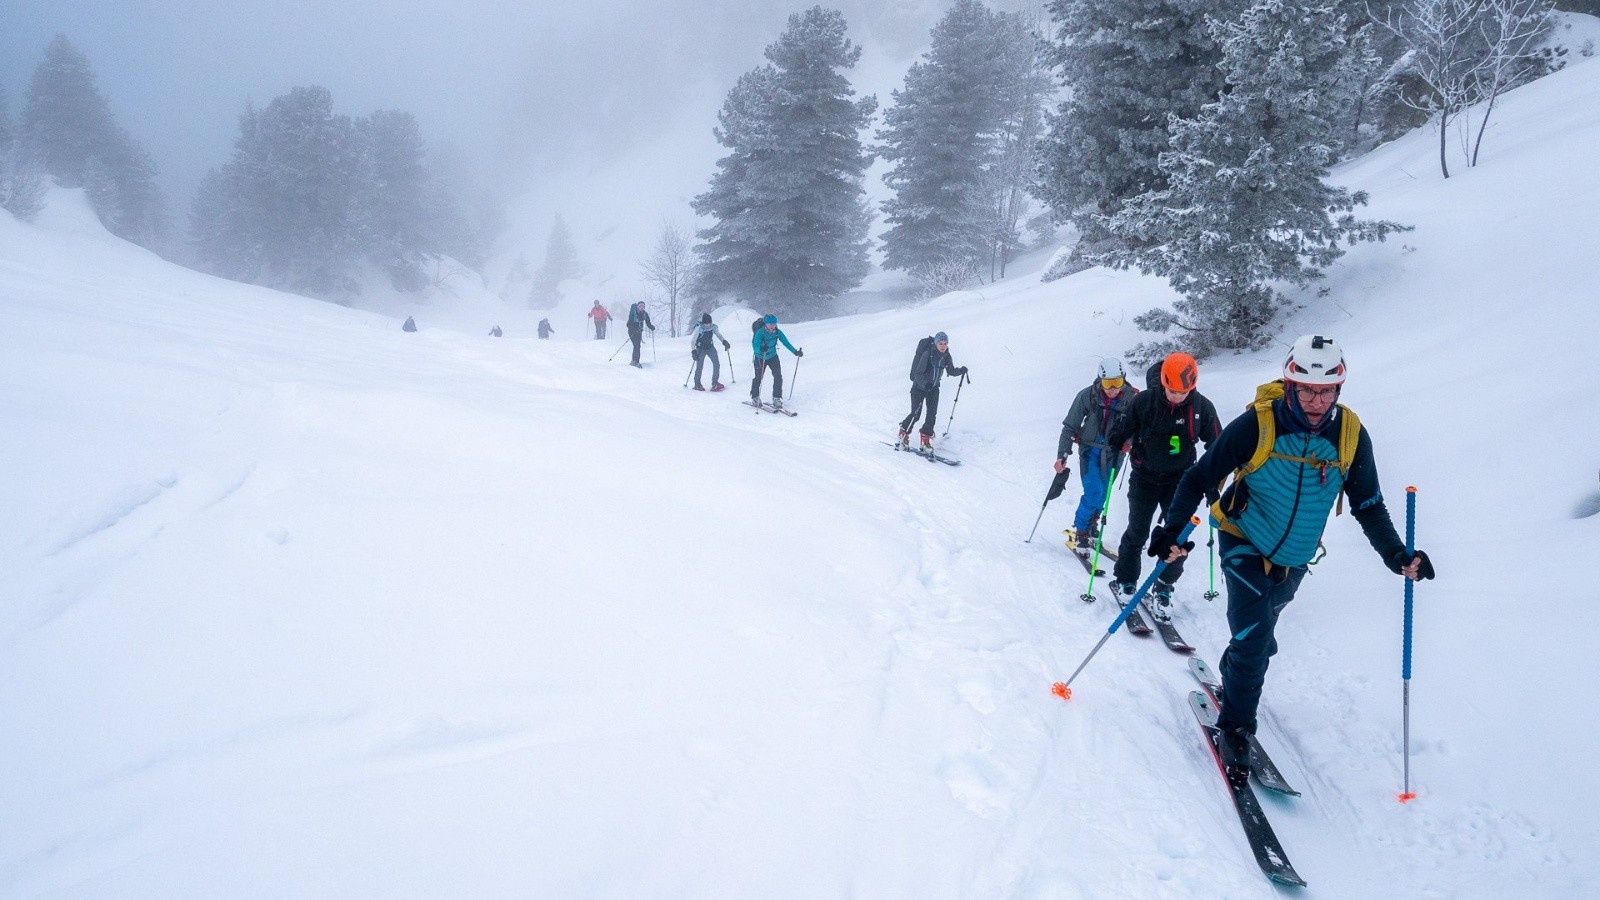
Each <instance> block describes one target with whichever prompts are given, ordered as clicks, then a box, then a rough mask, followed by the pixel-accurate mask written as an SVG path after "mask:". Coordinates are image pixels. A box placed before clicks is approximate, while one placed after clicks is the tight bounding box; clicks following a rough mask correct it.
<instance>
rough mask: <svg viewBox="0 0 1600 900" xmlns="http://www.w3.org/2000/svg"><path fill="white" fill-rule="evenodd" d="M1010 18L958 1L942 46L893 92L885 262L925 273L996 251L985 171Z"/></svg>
mask: <svg viewBox="0 0 1600 900" xmlns="http://www.w3.org/2000/svg"><path fill="white" fill-rule="evenodd" d="M999 24H1000V17H999V16H998V15H996V14H995V13H994V12H993V11H991V10H990V9H989V8H988V7H987V6H985V5H984V4H983V3H982V2H980V0H956V2H955V4H954V5H953V6H951V7H950V9H949V11H948V12H946V13H945V14H944V17H943V18H941V19H940V20H939V21H938V23H937V24H936V25H934V27H933V32H932V46H931V47H930V49H929V50H928V52H927V53H925V54H923V57H922V59H921V60H920V61H918V62H916V63H913V64H912V66H911V69H910V70H909V71H908V72H907V73H906V78H905V86H904V87H903V88H901V89H900V90H897V91H894V92H892V93H891V94H890V97H891V98H892V99H891V103H890V104H889V106H888V108H887V109H886V110H885V111H884V116H883V118H884V127H883V128H882V129H880V130H879V131H878V134H877V137H878V140H879V141H881V142H882V143H881V145H880V146H879V147H878V148H877V152H878V156H879V157H880V158H882V159H885V160H888V161H889V171H888V172H886V173H884V176H883V181H884V184H886V185H888V186H889V187H890V188H891V189H893V190H894V196H893V197H890V198H889V199H888V200H886V201H884V203H883V206H882V209H883V214H884V220H885V221H887V222H888V223H889V226H890V227H889V229H888V230H887V231H885V232H884V233H883V265H884V268H888V269H904V270H906V271H909V272H910V273H911V274H912V275H915V276H918V277H921V276H923V275H924V274H926V272H927V271H928V270H929V269H930V268H931V267H934V266H948V265H950V264H959V263H965V264H966V266H965V267H966V268H967V269H969V270H970V269H975V268H976V267H977V266H978V264H979V263H980V262H984V263H986V262H987V261H988V257H989V234H988V228H987V225H988V224H989V223H988V221H987V215H986V214H987V213H988V211H989V209H988V207H989V198H988V196H987V194H986V192H985V190H984V187H985V185H984V177H985V172H986V170H987V168H988V166H990V165H991V164H992V163H993V162H994V156H995V150H996V146H995V144H996V136H997V133H998V132H999V130H1000V118H1001V110H1002V108H1003V107H1002V103H1003V100H1004V97H1003V95H1002V92H1003V90H1004V88H1005V87H1006V84H1005V74H1006V73H1005V72H1004V71H1003V67H1002V64H1003V62H1004V59H1005V58H1004V57H1003V56H1001V44H1000V34H999Z"/></svg>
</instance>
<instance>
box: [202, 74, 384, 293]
mask: <svg viewBox="0 0 1600 900" xmlns="http://www.w3.org/2000/svg"><path fill="white" fill-rule="evenodd" d="M362 175H363V173H362V161H361V154H360V152H359V148H358V143H357V140H356V138H355V134H354V127H353V126H352V124H351V122H350V119H349V118H348V117H347V116H341V115H336V114H334V112H333V95H332V94H330V93H329V92H328V90H327V89H326V88H322V87H317V86H310V87H297V88H294V89H293V90H291V91H290V92H289V93H287V94H284V95H283V96H281V97H277V98H275V99H274V100H273V101H272V102H271V103H268V104H267V105H266V107H264V108H263V109H261V110H260V111H255V110H247V111H246V112H245V114H244V115H242V116H241V117H240V120H239V137H238V139H237V140H236V141H235V142H234V154H233V158H232V159H231V160H229V161H228V163H227V164H226V165H224V166H223V167H222V169H221V170H220V171H219V172H218V173H217V174H216V175H215V177H208V178H207V179H206V182H205V183H204V184H202V186H201V190H200V192H199V193H198V194H197V196H196V198H195V207H194V214H193V217H192V219H191V222H192V224H193V226H194V228H195V229H196V231H195V237H196V241H195V246H196V249H197V250H198V251H199V255H200V259H199V260H198V262H199V264H200V265H201V266H202V267H203V268H205V269H207V270H208V271H211V272H214V273H216V274H218V275H222V276H224V277H228V278H235V279H238V280H240V281H248V282H251V283H253V284H260V285H265V286H267V287H275V288H284V289H287V290H297V291H304V292H306V293H309V294H312V295H314V296H320V297H324V298H327V299H343V298H344V297H345V296H347V295H348V294H349V292H350V291H352V290H354V288H355V285H354V283H353V282H352V281H351V280H350V277H349V270H350V266H351V264H352V263H353V262H354V261H355V260H356V259H357V257H358V256H359V255H360V251H361V249H362V244H361V231H360V227H359V225H360V223H359V218H358V215H357V211H358V185H359V183H360V180H361V178H362ZM202 229H204V230H202Z"/></svg>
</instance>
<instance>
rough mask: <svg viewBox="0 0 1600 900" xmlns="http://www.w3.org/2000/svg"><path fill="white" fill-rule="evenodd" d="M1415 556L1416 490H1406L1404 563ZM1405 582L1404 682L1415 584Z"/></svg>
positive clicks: (1408, 662)
mask: <svg viewBox="0 0 1600 900" xmlns="http://www.w3.org/2000/svg"><path fill="white" fill-rule="evenodd" d="M1416 555H1417V489H1416V488H1415V487H1408V488H1406V562H1407V563H1410V561H1411V560H1412V558H1414V557H1415V556H1416ZM1401 577H1402V578H1405V580H1406V626H1405V654H1404V655H1405V659H1404V660H1403V661H1402V664H1401V677H1402V678H1404V679H1405V680H1406V681H1410V680H1411V599H1412V596H1413V592H1414V591H1415V589H1416V585H1417V583H1416V582H1415V581H1412V580H1411V579H1410V578H1407V577H1406V576H1404V575H1402V576H1401Z"/></svg>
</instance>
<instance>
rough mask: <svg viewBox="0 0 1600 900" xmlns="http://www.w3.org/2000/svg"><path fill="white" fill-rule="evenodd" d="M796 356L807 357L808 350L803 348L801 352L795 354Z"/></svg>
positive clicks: (797, 351)
mask: <svg viewBox="0 0 1600 900" xmlns="http://www.w3.org/2000/svg"><path fill="white" fill-rule="evenodd" d="M794 355H795V356H805V355H806V348H804V347H801V348H800V349H799V350H796V351H795V352H794Z"/></svg>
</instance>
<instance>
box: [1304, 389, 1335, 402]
mask: <svg viewBox="0 0 1600 900" xmlns="http://www.w3.org/2000/svg"><path fill="white" fill-rule="evenodd" d="M1294 395H1295V396H1296V397H1299V398H1300V402H1301V403H1310V402H1311V401H1313V400H1332V399H1333V398H1335V397H1337V396H1339V389H1338V388H1337V387H1328V388H1323V389H1321V390H1317V389H1316V388H1308V387H1299V386H1297V387H1295V389H1294Z"/></svg>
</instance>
